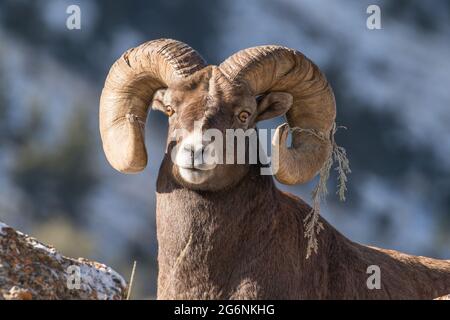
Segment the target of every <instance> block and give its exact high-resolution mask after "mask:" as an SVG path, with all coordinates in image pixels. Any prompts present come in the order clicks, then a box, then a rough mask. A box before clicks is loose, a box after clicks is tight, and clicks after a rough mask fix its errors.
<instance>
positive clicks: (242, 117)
mask: <svg viewBox="0 0 450 320" xmlns="http://www.w3.org/2000/svg"><path fill="white" fill-rule="evenodd" d="M249 117H250V113H249V112H247V111H242V112H241V113H239V116H238V118H239V120H240V121H241V122H247V120H248V118H249Z"/></svg>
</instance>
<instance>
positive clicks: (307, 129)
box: [220, 46, 336, 184]
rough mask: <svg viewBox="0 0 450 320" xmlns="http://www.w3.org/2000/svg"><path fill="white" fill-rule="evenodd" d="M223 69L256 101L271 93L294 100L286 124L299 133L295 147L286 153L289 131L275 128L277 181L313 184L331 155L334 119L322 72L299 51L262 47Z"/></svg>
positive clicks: (237, 57) (232, 60)
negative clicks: (245, 86) (286, 95)
mask: <svg viewBox="0 0 450 320" xmlns="http://www.w3.org/2000/svg"><path fill="white" fill-rule="evenodd" d="M220 69H221V70H222V72H223V73H224V74H225V75H226V76H227V77H228V78H229V80H230V81H232V82H235V83H246V84H247V86H248V87H249V89H250V90H251V92H252V93H253V94H254V95H255V96H256V95H259V94H264V93H267V92H270V91H283V92H288V93H290V94H291V95H292V97H293V103H292V107H291V108H290V109H289V111H288V112H287V114H286V118H287V122H288V124H289V126H290V127H291V128H301V129H299V130H298V131H295V130H294V131H293V133H292V135H293V137H292V138H293V139H292V147H290V148H288V147H286V139H287V136H288V129H289V128H288V127H287V126H286V125H284V126H280V127H278V128H277V131H276V133H275V136H274V141H273V142H272V144H273V147H274V148H276V149H277V150H278V151H279V162H278V163H275V167H276V165H278V171H277V172H276V173H275V177H276V178H277V180H278V181H280V182H281V183H284V184H297V183H304V182H307V181H309V180H311V179H312V178H313V177H314V176H315V175H316V174H317V172H318V171H319V170H320V169H321V167H322V165H323V164H324V162H325V161H326V160H327V158H328V156H329V154H330V152H331V142H330V133H331V130H332V127H333V125H334V120H335V117H336V103H335V99H334V94H333V91H332V89H331V87H330V85H329V84H328V81H327V80H326V78H325V76H324V75H323V73H322V72H321V71H320V70H319V68H318V67H317V66H316V65H315V64H314V63H313V62H311V61H310V60H309V59H308V58H306V57H305V56H304V55H303V54H302V53H300V52H298V51H296V50H292V49H289V48H284V47H279V46H260V47H254V48H249V49H245V50H242V51H239V52H237V53H235V54H234V55H232V56H231V57H229V58H228V59H227V60H225V61H224V62H223V63H222V64H221V65H220ZM311 133H314V134H311ZM273 160H274V162H276V159H273Z"/></svg>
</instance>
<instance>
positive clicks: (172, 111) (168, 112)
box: [166, 106, 175, 117]
mask: <svg viewBox="0 0 450 320" xmlns="http://www.w3.org/2000/svg"><path fill="white" fill-rule="evenodd" d="M174 113H175V110H174V109H173V108H172V107H171V106H167V107H166V114H167V115H168V116H169V117H171V116H172V115H173V114H174Z"/></svg>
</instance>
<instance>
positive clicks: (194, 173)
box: [178, 167, 212, 185]
mask: <svg viewBox="0 0 450 320" xmlns="http://www.w3.org/2000/svg"><path fill="white" fill-rule="evenodd" d="M178 172H179V173H180V177H181V179H183V181H185V182H187V183H189V184H193V185H200V184H203V183H205V182H207V181H208V180H209V179H210V177H211V175H212V170H199V169H191V168H181V167H179V168H178Z"/></svg>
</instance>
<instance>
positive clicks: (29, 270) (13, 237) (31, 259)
mask: <svg viewBox="0 0 450 320" xmlns="http://www.w3.org/2000/svg"><path fill="white" fill-rule="evenodd" d="M126 291H127V283H126V282H125V280H124V279H123V278H122V277H121V276H120V275H119V274H118V273H117V272H115V271H114V270H113V269H111V268H110V267H108V266H106V265H104V264H101V263H98V262H95V261H90V260H87V259H84V258H78V259H72V258H68V257H65V256H63V255H61V254H60V253H58V252H57V251H56V249H55V248H53V247H51V246H49V245H46V244H43V243H41V242H39V241H37V240H36V239H34V238H31V237H29V236H27V235H25V234H23V233H21V232H19V231H16V230H14V229H13V228H11V227H9V226H8V225H6V224H4V223H2V222H0V300H3V299H6V300H31V299H33V300H35V299H89V300H90V299H101V300H120V299H124V297H125V296H126Z"/></svg>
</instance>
